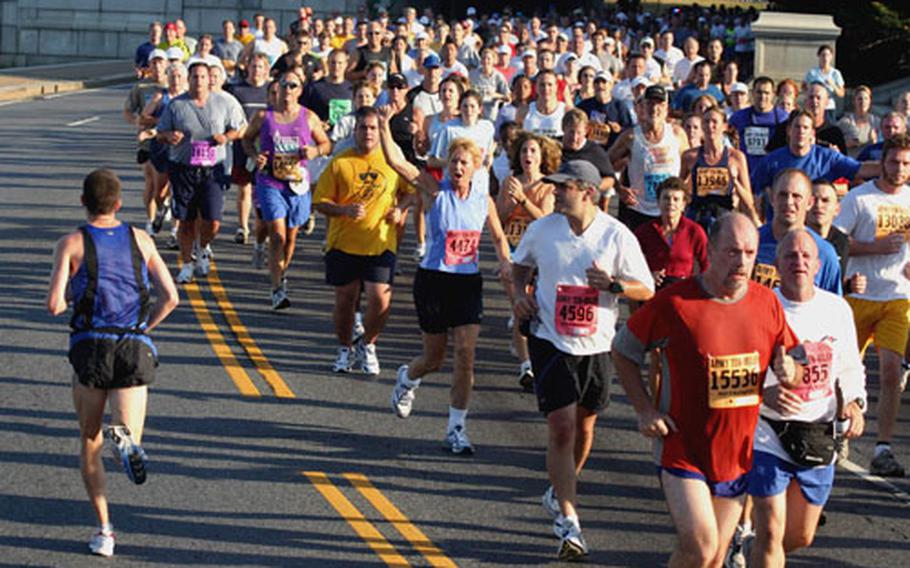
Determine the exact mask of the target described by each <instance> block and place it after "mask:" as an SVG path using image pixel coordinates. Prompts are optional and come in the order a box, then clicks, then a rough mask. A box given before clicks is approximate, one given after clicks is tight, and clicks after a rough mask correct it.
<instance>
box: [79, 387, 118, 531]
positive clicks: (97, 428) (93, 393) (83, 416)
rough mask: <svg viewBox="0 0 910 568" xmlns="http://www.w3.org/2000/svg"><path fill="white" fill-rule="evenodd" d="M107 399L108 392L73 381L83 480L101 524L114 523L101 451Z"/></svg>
mask: <svg viewBox="0 0 910 568" xmlns="http://www.w3.org/2000/svg"><path fill="white" fill-rule="evenodd" d="M106 400H107V391H105V390H102V389H93V388H89V387H87V386H85V385H83V384H82V383H80V382H79V381H78V380H77V379H74V380H73V406H74V407H75V409H76V415H77V417H78V418H79V436H80V440H81V449H80V454H79V469H80V470H81V472H82V482H83V483H84V484H85V491H86V493H88V498H89V501H90V502H91V504H92V508H93V509H94V510H95V516H96V517H97V518H98V525H99V526H105V525H107V524H108V523H110V516H109V515H108V508H107V491H106V485H105V478H104V464H102V463H101V450H102V449H103V448H104V435H103V433H102V429H101V427H102V426H103V424H104V404H105V401H106Z"/></svg>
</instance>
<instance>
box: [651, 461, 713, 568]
mask: <svg viewBox="0 0 910 568" xmlns="http://www.w3.org/2000/svg"><path fill="white" fill-rule="evenodd" d="M660 481H661V485H662V486H663V490H664V496H665V497H666V500H667V507H668V508H669V509H670V516H671V517H672V518H673V524H674V525H675V527H676V539H677V540H676V545H675V546H674V547H673V553H672V554H671V555H670V562H669V567H670V568H683V567H689V566H710V565H711V563H712V562H713V561H714V558H715V557H716V556H718V549H719V548H720V547H719V546H718V543H719V542H720V541H719V539H718V534H717V519H716V517H715V516H714V506H713V503H712V499H711V492H710V491H709V490H708V485H707V483H705V482H704V481H702V480H700V479H689V478H683V477H677V476H675V475H672V474H670V473H667V472H666V471H662V472H661V474H660Z"/></svg>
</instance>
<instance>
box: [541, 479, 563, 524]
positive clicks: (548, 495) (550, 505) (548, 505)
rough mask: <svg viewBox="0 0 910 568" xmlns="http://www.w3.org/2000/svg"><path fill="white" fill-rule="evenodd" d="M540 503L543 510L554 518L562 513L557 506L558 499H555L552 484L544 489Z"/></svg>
mask: <svg viewBox="0 0 910 568" xmlns="http://www.w3.org/2000/svg"><path fill="white" fill-rule="evenodd" d="M540 503H541V505H543V508H544V510H545V511H546V512H547V513H548V514H549V515H550V516H551V517H553V518H554V519H556V518H557V517H559V515H561V514H562V510H560V508H559V501H558V500H557V499H556V491H555V490H554V489H553V486H552V485H551V486H549V487H547V490H546V491H544V494H543V497H542V498H541V500H540Z"/></svg>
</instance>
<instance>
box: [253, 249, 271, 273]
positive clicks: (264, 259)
mask: <svg viewBox="0 0 910 568" xmlns="http://www.w3.org/2000/svg"><path fill="white" fill-rule="evenodd" d="M267 263H268V251H267V250H266V248H265V243H255V244H254V245H253V268H255V269H256V270H262V269H263V268H265V265H266V264H267Z"/></svg>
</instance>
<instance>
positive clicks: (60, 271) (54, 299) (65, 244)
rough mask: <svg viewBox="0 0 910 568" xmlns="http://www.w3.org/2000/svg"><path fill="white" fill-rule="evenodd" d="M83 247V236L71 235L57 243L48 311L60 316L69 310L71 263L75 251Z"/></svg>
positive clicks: (48, 292) (48, 298) (48, 297)
mask: <svg viewBox="0 0 910 568" xmlns="http://www.w3.org/2000/svg"><path fill="white" fill-rule="evenodd" d="M81 245H82V235H81V234H79V233H70V234H69V235H66V236H65V237H63V238H61V239H60V240H59V241H57V244H56V246H55V247H54V267H53V269H52V270H51V280H50V286H49V287H48V291H47V311H48V312H49V313H50V314H51V315H52V316H58V315H60V314H62V313H63V312H65V311H66V308H67V300H68V299H69V298H67V289H68V287H69V280H70V262H71V259H72V254H73V251H74V250H75V248H76V247H77V246H81Z"/></svg>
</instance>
